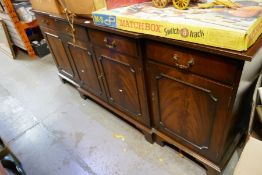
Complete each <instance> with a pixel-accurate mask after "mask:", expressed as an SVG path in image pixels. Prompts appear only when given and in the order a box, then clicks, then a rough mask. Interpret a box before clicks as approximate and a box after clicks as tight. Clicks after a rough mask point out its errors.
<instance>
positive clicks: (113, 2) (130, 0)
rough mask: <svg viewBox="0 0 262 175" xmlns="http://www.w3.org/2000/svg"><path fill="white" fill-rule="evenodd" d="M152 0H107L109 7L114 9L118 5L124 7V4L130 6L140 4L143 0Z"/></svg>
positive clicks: (146, 0)
mask: <svg viewBox="0 0 262 175" xmlns="http://www.w3.org/2000/svg"><path fill="white" fill-rule="evenodd" d="M149 1H151V0H122V1H119V0H106V6H107V9H114V8H118V7H124V6H129V5H134V4H139V3H143V2H149Z"/></svg>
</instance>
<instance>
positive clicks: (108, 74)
mask: <svg viewBox="0 0 262 175" xmlns="http://www.w3.org/2000/svg"><path fill="white" fill-rule="evenodd" d="M100 63H101V66H102V69H103V72H104V78H105V81H106V84H107V88H108V97H109V102H110V103H111V104H113V105H115V106H116V107H118V108H120V109H121V110H124V111H126V112H128V113H129V114H131V115H132V116H134V117H140V116H141V115H142V114H141V107H140V100H139V93H138V85H137V78H136V72H135V69H134V67H133V66H131V65H130V64H129V63H125V62H121V61H117V60H114V59H111V58H109V57H106V56H101V57H100Z"/></svg>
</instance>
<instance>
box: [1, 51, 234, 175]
mask: <svg viewBox="0 0 262 175" xmlns="http://www.w3.org/2000/svg"><path fill="white" fill-rule="evenodd" d="M0 136H1V137H2V138H3V140H4V141H5V142H7V143H8V145H9V146H10V147H11V149H12V150H13V152H14V153H15V154H16V155H17V157H18V158H19V159H20V160H21V162H22V164H23V166H24V169H25V170H26V172H27V174H28V175H89V174H90V175H205V173H206V172H205V170H204V169H203V168H202V167H200V166H199V165H198V164H196V163H195V162H193V161H191V160H190V159H188V158H186V157H184V158H182V157H181V156H179V153H177V152H176V151H175V150H173V149H171V148H169V147H167V146H165V147H163V148H162V147H160V146H159V145H157V144H150V143H148V142H146V141H145V139H144V137H143V135H142V134H141V133H140V132H139V131H137V130H136V129H134V128H132V127H131V126H129V125H128V124H127V123H125V122H124V121H122V120H121V119H119V118H117V117H115V116H114V115H113V114H111V113H110V112H108V111H107V110H105V109H104V108H102V107H100V106H99V105H97V104H95V103H94V102H92V101H91V100H86V101H85V100H83V99H81V98H80V96H79V94H78V92H77V91H76V90H75V89H74V88H73V87H71V86H70V85H68V84H63V83H61V81H60V80H59V78H58V76H57V69H56V67H55V64H54V62H53V60H52V58H51V56H50V55H49V56H47V57H45V58H42V59H37V60H30V59H28V57H27V55H26V54H25V53H22V52H20V53H19V55H18V59H17V60H11V59H9V58H7V57H6V56H5V55H3V54H2V53H0ZM237 160H238V154H237V153H235V154H234V155H233V157H232V159H231V161H230V163H229V165H228V167H227V168H226V170H225V172H224V175H231V174H232V172H233V169H234V167H235V164H236V162H237Z"/></svg>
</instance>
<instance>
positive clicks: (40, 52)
mask: <svg viewBox="0 0 262 175" xmlns="http://www.w3.org/2000/svg"><path fill="white" fill-rule="evenodd" d="M32 46H33V48H34V50H35V53H36V55H37V56H38V57H40V58H42V57H44V56H46V55H48V54H49V53H50V51H49V48H48V45H47V42H46V40H45V39H42V40H41V41H32Z"/></svg>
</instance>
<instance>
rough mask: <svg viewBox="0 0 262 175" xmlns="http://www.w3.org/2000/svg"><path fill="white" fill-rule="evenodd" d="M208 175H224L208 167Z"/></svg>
mask: <svg viewBox="0 0 262 175" xmlns="http://www.w3.org/2000/svg"><path fill="white" fill-rule="evenodd" d="M206 170H207V175H221V174H222V173H221V172H220V171H217V170H215V169H214V168H211V167H209V166H206Z"/></svg>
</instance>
